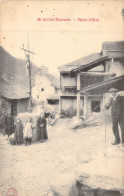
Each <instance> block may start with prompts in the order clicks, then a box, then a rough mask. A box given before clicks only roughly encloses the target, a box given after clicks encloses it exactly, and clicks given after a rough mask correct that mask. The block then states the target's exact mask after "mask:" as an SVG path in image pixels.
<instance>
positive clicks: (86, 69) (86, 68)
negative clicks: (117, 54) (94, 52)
mask: <svg viewBox="0 0 124 196" xmlns="http://www.w3.org/2000/svg"><path fill="white" fill-rule="evenodd" d="M107 59H108V56H105V57H102V58H100V59H98V60H96V61H93V62H91V63H89V64H86V65H84V66H80V67H78V68H76V69H73V70H72V71H71V72H72V73H73V72H78V71H79V72H82V71H84V72H86V71H88V70H90V69H92V68H95V67H97V66H98V65H100V64H104V62H105V60H107Z"/></svg>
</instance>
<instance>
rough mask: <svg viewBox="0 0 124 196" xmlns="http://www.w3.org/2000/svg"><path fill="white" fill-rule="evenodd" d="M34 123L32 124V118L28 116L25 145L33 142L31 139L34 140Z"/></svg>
mask: <svg viewBox="0 0 124 196" xmlns="http://www.w3.org/2000/svg"><path fill="white" fill-rule="evenodd" d="M32 128H33V126H32V124H31V118H30V116H28V121H27V123H26V125H25V128H24V139H25V145H26V146H27V144H29V145H30V144H31V141H32V136H33V133H32V132H33V131H32Z"/></svg>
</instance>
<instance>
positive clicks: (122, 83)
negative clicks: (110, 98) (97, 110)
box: [77, 75, 124, 95]
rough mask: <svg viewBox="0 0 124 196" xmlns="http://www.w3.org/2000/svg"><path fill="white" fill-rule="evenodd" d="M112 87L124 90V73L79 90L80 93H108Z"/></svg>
mask: <svg viewBox="0 0 124 196" xmlns="http://www.w3.org/2000/svg"><path fill="white" fill-rule="evenodd" d="M111 88H117V89H119V91H123V90H124V75H122V76H118V77H113V78H111V79H109V80H106V81H103V82H100V83H97V84H94V85H90V86H88V87H85V88H83V89H81V90H80V91H77V92H78V93H86V94H88V95H89V94H103V93H107V92H108V91H109V90H110V89H111Z"/></svg>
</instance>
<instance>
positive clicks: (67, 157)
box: [0, 119, 113, 196]
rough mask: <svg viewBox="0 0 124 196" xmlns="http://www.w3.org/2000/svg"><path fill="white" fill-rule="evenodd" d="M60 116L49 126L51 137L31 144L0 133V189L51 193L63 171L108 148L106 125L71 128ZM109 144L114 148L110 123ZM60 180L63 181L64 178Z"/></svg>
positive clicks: (26, 195) (26, 194) (34, 195)
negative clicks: (13, 142)
mask: <svg viewBox="0 0 124 196" xmlns="http://www.w3.org/2000/svg"><path fill="white" fill-rule="evenodd" d="M68 123H69V120H67V119H60V120H59V121H58V122H57V123H56V124H55V125H54V126H51V127H48V135H49V140H48V141H47V142H45V143H35V144H32V145H31V146H12V145H10V144H9V142H8V140H7V139H6V137H5V136H3V135H0V148H1V149H0V157H1V161H0V169H1V173H0V190H1V195H2V196H5V195H6V192H7V190H8V189H9V188H15V189H16V190H17V192H18V195H20V196H42V195H50V194H49V193H50V190H51V184H52V181H53V180H54V179H55V178H56V177H59V175H61V174H66V173H68V172H72V171H73V172H74V173H75V172H76V170H77V168H78V167H79V166H81V165H82V164H85V163H88V162H90V161H92V160H93V159H94V158H95V157H96V156H97V155H99V154H101V153H102V154H103V152H104V150H105V132H104V130H105V128H104V126H96V127H86V128H83V129H79V130H77V131H72V130H69V129H68ZM106 138H107V143H106V147H107V148H111V141H112V139H113V136H112V132H111V126H110V125H107V136H106ZM58 179H59V183H60V184H61V179H60V178H58Z"/></svg>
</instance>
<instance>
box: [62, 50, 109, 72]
mask: <svg viewBox="0 0 124 196" xmlns="http://www.w3.org/2000/svg"><path fill="white" fill-rule="evenodd" d="M104 57H106V56H105V55H102V54H101V53H92V54H90V55H88V56H85V57H83V58H80V59H77V60H75V61H72V62H70V63H67V64H65V65H62V66H60V67H59V70H60V72H62V71H65V72H70V71H72V70H74V69H76V68H79V67H81V66H82V67H83V66H85V65H88V64H90V63H92V62H95V61H98V60H100V59H101V58H104Z"/></svg>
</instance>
